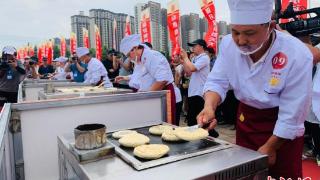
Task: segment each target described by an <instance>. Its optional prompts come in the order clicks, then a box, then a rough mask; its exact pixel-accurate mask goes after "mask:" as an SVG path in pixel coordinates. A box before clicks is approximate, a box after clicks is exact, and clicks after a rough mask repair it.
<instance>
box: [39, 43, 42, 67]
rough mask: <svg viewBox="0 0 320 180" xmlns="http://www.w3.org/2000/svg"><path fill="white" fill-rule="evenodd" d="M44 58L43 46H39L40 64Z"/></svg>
mask: <svg viewBox="0 0 320 180" xmlns="http://www.w3.org/2000/svg"><path fill="white" fill-rule="evenodd" d="M42 58H43V46H42V45H40V46H38V63H39V64H40V63H41V62H42Z"/></svg>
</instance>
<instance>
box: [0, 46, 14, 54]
mask: <svg viewBox="0 0 320 180" xmlns="http://www.w3.org/2000/svg"><path fill="white" fill-rule="evenodd" d="M16 53H17V50H16V48H14V47H13V46H6V47H4V48H3V49H2V54H10V55H16Z"/></svg>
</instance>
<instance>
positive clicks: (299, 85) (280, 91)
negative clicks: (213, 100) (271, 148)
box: [204, 31, 313, 139]
mask: <svg viewBox="0 0 320 180" xmlns="http://www.w3.org/2000/svg"><path fill="white" fill-rule="evenodd" d="M275 32H276V37H275V40H274V43H273V44H272V47H271V48H270V50H269V52H268V54H267V55H266V56H265V60H264V62H263V63H260V64H258V65H257V67H255V68H254V69H251V70H250V68H249V65H248V63H247V58H248V56H246V55H242V54H240V53H239V51H238V50H237V46H236V44H235V43H234V41H233V39H232V37H231V35H228V36H226V37H225V38H223V41H222V43H221V45H220V48H219V49H220V52H219V54H218V58H217V60H216V63H215V65H214V67H213V70H212V71H211V73H210V74H209V76H208V79H207V82H206V84H205V87H204V92H207V91H213V92H216V93H218V94H219V95H220V97H221V99H222V101H224V99H225V97H226V92H227V90H228V87H229V85H230V86H231V87H232V89H233V90H234V93H235V96H236V97H237V99H239V100H240V101H241V102H243V103H245V104H247V105H249V106H252V107H255V108H258V109H265V108H273V107H277V106H279V113H278V120H277V122H276V125H275V128H274V131H273V134H274V135H276V136H278V137H282V138H285V139H295V138H296V137H300V136H302V135H303V134H304V120H305V119H306V116H307V113H308V110H309V109H308V108H306V107H310V103H311V86H312V81H311V79H312V78H311V74H312V73H311V72H312V61H313V56H312V54H311V52H310V50H309V49H308V48H307V47H306V46H305V45H304V44H303V43H302V42H301V41H300V40H298V39H296V38H294V37H292V36H290V35H288V34H285V33H282V32H279V31H275ZM281 53H282V54H281ZM283 54H284V56H283ZM283 57H286V58H283Z"/></svg>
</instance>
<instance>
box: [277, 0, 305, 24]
mask: <svg viewBox="0 0 320 180" xmlns="http://www.w3.org/2000/svg"><path fill="white" fill-rule="evenodd" d="M291 2H292V3H293V9H294V11H301V10H306V9H307V8H308V0H282V3H281V10H282V11H284V10H286V9H287V7H288V5H289V3H291ZM297 18H299V19H306V18H307V14H304V15H301V16H298V17H297ZM289 21H293V19H281V20H280V22H281V23H287V22H289Z"/></svg>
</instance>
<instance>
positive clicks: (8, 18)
mask: <svg viewBox="0 0 320 180" xmlns="http://www.w3.org/2000/svg"><path fill="white" fill-rule="evenodd" d="M154 1H155V2H159V3H161V6H162V8H166V7H167V3H168V2H169V0H154ZM146 2H148V0H0V22H1V28H0V48H1V47H3V46H4V45H13V46H17V47H19V46H21V45H24V44H26V43H27V42H31V43H39V42H42V41H44V40H46V39H50V38H53V37H59V36H61V35H63V36H65V37H69V34H70V31H71V24H70V21H71V20H70V19H71V18H70V17H71V16H72V15H75V14H79V11H84V12H85V14H86V15H88V14H89V9H94V8H96V9H97V8H101V9H106V10H110V11H112V12H118V13H120V12H121V13H126V14H129V15H132V16H134V6H135V5H136V4H137V3H146ZM180 6H181V7H180V9H181V14H188V13H190V12H194V13H198V14H200V15H201V16H202V13H201V10H200V5H199V4H198V0H180ZM216 8H217V20H227V21H228V19H229V11H228V6H227V3H226V0H217V3H216Z"/></svg>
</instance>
